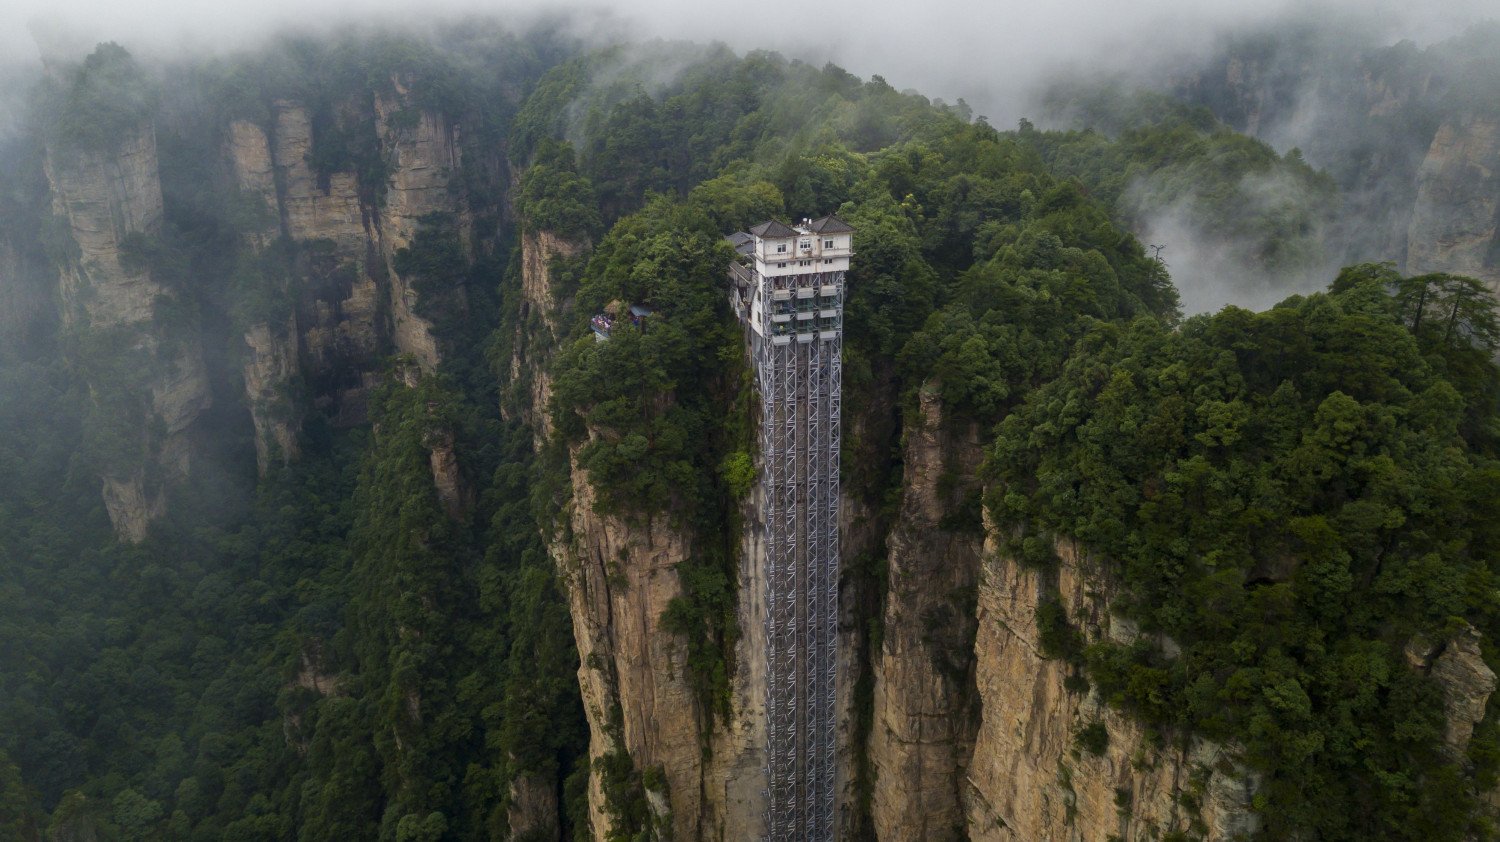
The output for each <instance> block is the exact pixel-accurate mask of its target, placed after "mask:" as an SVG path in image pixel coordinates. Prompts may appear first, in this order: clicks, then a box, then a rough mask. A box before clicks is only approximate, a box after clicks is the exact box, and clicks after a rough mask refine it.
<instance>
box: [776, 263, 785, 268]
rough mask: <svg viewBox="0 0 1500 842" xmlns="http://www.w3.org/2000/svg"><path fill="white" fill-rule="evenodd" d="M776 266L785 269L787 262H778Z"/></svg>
mask: <svg viewBox="0 0 1500 842" xmlns="http://www.w3.org/2000/svg"><path fill="white" fill-rule="evenodd" d="M776 268H777V269H785V268H786V264H785V263H778V264H776Z"/></svg>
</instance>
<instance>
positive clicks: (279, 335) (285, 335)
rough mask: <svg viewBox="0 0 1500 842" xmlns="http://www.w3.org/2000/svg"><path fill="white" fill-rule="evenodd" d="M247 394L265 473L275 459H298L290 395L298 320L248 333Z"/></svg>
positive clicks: (258, 327)
mask: <svg viewBox="0 0 1500 842" xmlns="http://www.w3.org/2000/svg"><path fill="white" fill-rule="evenodd" d="M245 345H246V346H247V347H248V349H249V350H248V353H247V354H246V357H245V397H246V398H247V399H248V400H249V402H250V420H251V421H252V423H254V425H255V459H256V463H257V465H258V466H259V467H260V472H261V474H262V475H264V474H265V472H266V469H267V468H268V467H269V466H270V464H271V461H272V460H273V459H278V460H280V461H281V462H282V463H283V464H285V463H287V462H290V461H292V460H293V459H296V458H297V455H298V454H299V453H300V451H301V448H300V445H299V444H298V441H297V431H298V426H299V425H298V417H297V410H296V406H295V403H294V400H295V399H294V398H293V396H292V395H290V394H289V390H290V387H291V384H292V383H293V382H294V380H295V379H296V377H297V373H298V363H297V321H296V319H295V318H291V317H289V318H288V319H287V322H286V324H284V325H279V326H277V327H274V328H273V327H272V326H271V325H270V324H267V323H264V322H262V323H260V324H257V325H253V326H252V327H251V328H250V329H249V330H247V331H246V332H245Z"/></svg>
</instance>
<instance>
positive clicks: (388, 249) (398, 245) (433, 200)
mask: <svg viewBox="0 0 1500 842" xmlns="http://www.w3.org/2000/svg"><path fill="white" fill-rule="evenodd" d="M393 85H394V87H395V90H396V95H395V96H389V97H376V99H375V114H376V120H377V122H376V126H377V131H378V133H379V136H380V140H381V146H382V148H383V149H384V150H385V154H386V157H387V159H388V161H389V162H390V163H391V179H390V183H389V185H388V187H387V189H386V195H385V202H384V204H383V205H382V206H381V208H380V215H379V229H380V247H381V252H382V255H383V258H384V260H385V264H386V271H387V273H388V275H389V277H390V290H389V295H390V307H391V335H392V339H393V340H394V341H395V344H396V347H397V348H398V349H399V350H400V351H401V352H402V353H404V354H410V355H412V356H413V357H415V358H416V360H417V361H418V362H419V363H420V364H421V365H422V366H423V368H425V369H427V370H429V371H430V370H432V369H434V368H436V367H437V364H438V348H437V341H436V340H435V339H434V338H433V336H432V333H431V329H432V326H431V325H430V324H429V323H428V322H427V321H426V320H425V319H423V318H421V317H420V316H418V315H417V313H416V311H415V309H414V307H415V305H416V302H417V298H418V296H417V292H416V290H415V289H413V288H412V286H411V284H410V279H407V278H403V277H401V275H400V274H399V273H398V272H397V271H396V267H395V265H394V262H393V258H394V256H395V254H396V252H397V251H398V250H399V249H403V248H406V247H408V246H410V245H411V242H412V240H413V238H415V236H416V233H417V229H418V227H419V226H420V224H421V220H422V218H423V217H426V216H428V215H429V214H435V213H450V214H453V215H454V216H455V217H457V219H456V221H457V223H458V227H459V231H460V232H461V233H462V235H463V237H464V241H465V243H466V244H467V243H468V241H469V231H470V229H471V227H472V224H473V223H472V220H471V219H470V216H469V213H468V210H467V208H465V207H464V206H463V204H462V202H461V201H458V200H457V198H456V195H455V190H454V178H455V177H456V176H457V174H458V171H459V167H460V165H461V164H462V163H463V161H462V153H461V151H460V146H459V138H460V135H459V127H458V126H457V125H456V124H454V123H453V122H451V121H450V120H449V119H448V118H447V117H446V116H445V115H442V114H439V113H437V112H435V111H430V110H422V109H418V108H414V107H412V106H411V105H410V104H409V103H408V102H407V101H406V99H405V97H406V93H407V91H406V89H405V87H404V86H403V85H402V84H401V81H400V80H393Z"/></svg>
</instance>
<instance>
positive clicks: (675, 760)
mask: <svg viewBox="0 0 1500 842" xmlns="http://www.w3.org/2000/svg"><path fill="white" fill-rule="evenodd" d="M581 248H582V246H580V245H576V244H571V243H568V242H566V241H564V240H561V239H560V238H557V237H555V236H553V235H552V234H551V233H549V232H536V233H527V234H526V235H524V237H523V239H522V301H523V303H522V308H523V311H522V319H521V323H520V325H519V327H518V336H517V339H516V346H515V351H514V354H515V356H514V358H513V359H512V371H513V372H514V373H517V374H519V373H520V372H521V371H525V372H526V373H527V374H528V375H529V376H530V377H531V378H532V379H531V381H530V383H529V390H528V391H529V395H530V397H531V406H530V407H529V408H527V409H526V410H525V412H526V413H528V414H529V416H530V419H531V420H532V422H533V424H535V426H536V429H537V436H538V440H539V441H544V440H545V439H546V438H548V437H549V436H550V434H551V423H550V419H549V418H548V411H547V404H548V402H549V401H550V399H551V389H550V384H549V381H548V379H547V377H546V374H545V371H544V366H545V361H546V358H547V351H548V350H549V349H550V347H551V345H552V343H553V341H554V340H553V326H554V325H555V324H556V320H557V318H558V313H557V311H556V302H555V301H554V300H553V298H552V295H551V278H550V273H549V269H548V267H549V264H550V262H551V260H552V258H553V257H554V256H559V255H561V256H572V255H574V254H577V253H578V252H579V251H580V250H581ZM538 328H541V329H538ZM572 485H573V499H572V501H571V502H570V504H569V510H568V512H567V518H568V521H569V524H568V525H569V527H570V528H569V529H568V530H567V531H568V533H569V537H568V539H566V540H564V539H559V540H555V541H554V542H553V544H552V546H551V548H550V549H551V553H552V556H553V560H554V561H555V562H556V564H557V566H558V569H559V571H560V572H561V574H562V575H563V577H564V579H565V581H566V583H567V592H568V599H569V607H570V609H571V614H572V618H573V634H574V639H575V641H576V643H577V645H578V654H579V658H580V662H581V663H580V666H579V669H578V684H579V687H580V689H581V691H582V696H583V708H584V713H585V715H586V717H587V719H588V725H589V757H590V758H591V759H594V760H597V759H599V758H602V757H604V756H605V755H608V754H613V753H618V752H621V751H624V752H628V753H629V755H630V757H631V759H632V761H633V763H634V765H635V767H636V768H637V769H640V770H652V769H656V770H659V771H660V775H659V776H657V775H651V776H650V777H651V778H658V777H659V780H660V781H661V783H660V784H657V785H655V786H651V787H648V789H649V790H650V791H649V792H648V797H649V800H650V803H651V804H652V809H653V812H655V814H656V818H657V820H658V821H659V822H661V823H662V824H663V825H665V826H669V827H670V829H671V832H672V835H673V837H674V838H677V839H696V838H699V834H700V829H701V828H700V822H701V821H702V820H703V818H704V812H705V811H704V809H703V798H704V790H705V779H704V769H703V766H704V763H703V747H702V743H701V742H700V733H702V731H703V729H702V726H701V716H702V712H701V711H700V710H699V709H698V703H697V699H696V698H695V695H694V693H693V690H692V688H691V686H690V685H689V684H688V674H687V647H686V645H685V644H684V642H683V641H682V640H681V639H680V638H678V637H677V636H676V635H673V634H670V633H668V632H667V631H666V630H665V629H664V628H662V614H663V612H665V611H666V608H667V604H668V603H669V602H671V601H672V599H674V598H675V597H678V596H680V595H681V594H682V584H681V582H680V581H679V580H678V577H677V565H678V564H681V563H682V562H683V561H685V560H687V558H688V557H689V553H691V551H692V545H691V542H690V540H689V538H688V537H687V536H686V535H684V534H683V533H682V532H681V531H679V530H677V529H675V528H673V527H672V526H670V525H668V524H667V523H666V521H665V518H659V519H657V520H655V521H652V522H647V523H633V522H626V521H624V520H621V519H619V518H616V517H612V516H608V515H602V514H600V513H598V512H596V511H595V496H594V492H593V487H592V486H591V485H590V483H589V479H588V475H587V473H586V472H585V471H583V470H582V469H580V468H578V467H577V464H576V461H574V463H573V466H572ZM589 819H590V825H591V827H592V829H593V834H594V838H595V839H600V840H602V839H604V838H606V836H607V834H608V832H609V829H610V827H611V825H612V821H613V820H612V818H611V816H610V815H609V812H608V808H607V804H606V799H605V795H604V790H603V786H602V781H601V779H600V775H599V773H598V772H595V773H594V774H593V775H592V776H591V778H590V784H589Z"/></svg>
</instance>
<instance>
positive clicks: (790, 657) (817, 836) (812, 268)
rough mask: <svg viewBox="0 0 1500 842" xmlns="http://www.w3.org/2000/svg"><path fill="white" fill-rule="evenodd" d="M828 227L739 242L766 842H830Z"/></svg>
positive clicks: (839, 227)
mask: <svg viewBox="0 0 1500 842" xmlns="http://www.w3.org/2000/svg"><path fill="white" fill-rule="evenodd" d="M852 235H853V229H852V228H850V227H849V226H848V225H847V224H845V223H844V222H843V221H841V220H839V219H838V218H836V217H831V216H830V217H824V218H822V219H818V220H804V221H803V224H802V225H799V226H797V227H796V228H792V227H790V226H786V225H782V224H781V223H777V222H767V223H763V224H761V225H758V226H756V227H755V228H752V229H751V231H750V235H749V236H745V237H743V239H739V240H737V246H738V247H739V249H740V251H741V253H743V254H747V255H748V256H749V257H750V260H749V261H748V263H749V265H748V266H745V265H739V264H736V266H735V271H734V273H733V277H734V280H735V292H734V302H735V305H736V309H737V312H739V314H740V317H741V318H742V319H743V320H744V321H745V323H746V325H747V327H748V328H749V338H750V345H751V353H752V356H753V359H754V363H755V371H756V380H757V384H758V386H759V388H760V396H761V428H760V450H761V459H762V464H763V469H762V473H761V490H762V499H763V505H762V512H763V515H764V524H763V526H764V530H765V555H766V557H765V576H766V593H765V599H764V601H763V604H764V605H765V615H764V617H763V623H764V631H765V636H766V648H767V652H766V665H767V669H766V719H767V737H768V739H767V743H768V744H767V747H766V749H767V751H766V756H767V786H768V792H767V795H768V798H767V809H768V814H767V821H766V827H767V829H768V838H769V839H770V840H772V841H773V842H832V840H833V838H834V833H835V830H836V826H837V822H836V821H835V814H836V800H835V792H834V780H835V774H834V757H835V732H836V729H837V722H836V718H835V715H834V711H835V693H836V686H837V659H838V578H839V447H840V441H841V436H840V410H841V389H842V375H843V370H842V363H841V352H842V349H843V300H844V275H845V272H846V271H847V270H848V266H849V258H850V257H851V256H852V254H853V252H852V248H851V245H852Z"/></svg>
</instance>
